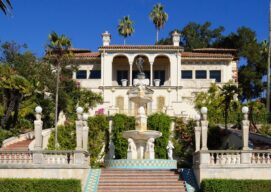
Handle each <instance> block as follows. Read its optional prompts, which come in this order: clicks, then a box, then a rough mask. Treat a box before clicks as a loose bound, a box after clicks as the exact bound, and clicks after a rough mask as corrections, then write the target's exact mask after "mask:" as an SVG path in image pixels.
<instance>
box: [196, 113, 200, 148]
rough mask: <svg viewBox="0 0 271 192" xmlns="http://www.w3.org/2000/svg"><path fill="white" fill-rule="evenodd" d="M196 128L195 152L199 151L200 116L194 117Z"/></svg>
mask: <svg viewBox="0 0 271 192" xmlns="http://www.w3.org/2000/svg"><path fill="white" fill-rule="evenodd" d="M195 119H196V123H197V125H196V127H195V152H197V151H200V136H201V134H200V133H201V127H200V115H196V117H195Z"/></svg>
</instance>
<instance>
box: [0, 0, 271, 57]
mask: <svg viewBox="0 0 271 192" xmlns="http://www.w3.org/2000/svg"><path fill="white" fill-rule="evenodd" d="M11 2H12V4H13V6H14V10H13V11H12V16H8V17H6V16H4V14H2V13H0V23H1V29H0V40H1V41H10V40H14V41H16V42H19V43H26V44H28V47H29V49H30V50H32V51H33V52H34V53H36V54H37V55H38V56H41V55H42V54H43V52H44V47H45V44H46V42H47V38H48V34H49V33H50V32H51V31H53V30H54V31H56V32H57V33H61V34H62V33H64V34H65V35H67V36H68V37H70V38H71V39H72V42H73V46H74V47H78V48H89V49H91V50H92V51H97V49H98V47H99V46H101V33H102V32H104V31H105V30H108V31H109V32H110V33H111V34H112V44H122V43H123V38H122V37H120V36H119V35H118V33H117V29H116V27H117V24H118V20H119V19H120V18H122V17H123V16H125V15H130V17H131V19H132V20H134V22H135V33H134V34H133V36H132V37H130V38H129V39H128V40H127V43H128V44H153V43H154V42H155V28H154V26H153V24H152V22H151V21H150V19H149V17H148V15H149V12H150V11H151V9H152V7H153V5H154V4H156V3H158V2H161V3H162V4H163V5H164V6H165V10H166V12H167V13H168V14H169V20H168V22H167V23H166V25H165V28H164V29H163V30H162V31H161V33H160V37H166V36H167V35H168V33H169V31H171V30H173V29H175V28H182V27H183V26H185V25H186V24H187V23H188V22H190V21H194V22H198V23H204V22H205V21H210V22H212V24H213V27H218V26H220V25H222V26H224V27H225V28H226V31H225V33H226V34H227V33H229V32H232V31H236V29H237V28H238V27H240V26H248V27H250V28H252V29H253V30H255V31H256V32H257V36H258V39H259V40H263V39H266V38H267V37H268V11H269V0H161V1H156V0H102V1H97V0H11Z"/></svg>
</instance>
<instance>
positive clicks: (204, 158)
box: [200, 153, 210, 165]
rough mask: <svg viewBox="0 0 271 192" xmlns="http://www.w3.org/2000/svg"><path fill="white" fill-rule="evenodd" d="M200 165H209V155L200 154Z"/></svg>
mask: <svg viewBox="0 0 271 192" xmlns="http://www.w3.org/2000/svg"><path fill="white" fill-rule="evenodd" d="M200 164H201V165H204V164H205V165H209V164H210V154H209V153H200Z"/></svg>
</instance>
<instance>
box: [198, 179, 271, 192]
mask: <svg viewBox="0 0 271 192" xmlns="http://www.w3.org/2000/svg"><path fill="white" fill-rule="evenodd" d="M201 191H202V192H252V191H257V192H270V191H271V181H270V180H233V179H229V180H227V179H206V180H203V181H202V182H201Z"/></svg>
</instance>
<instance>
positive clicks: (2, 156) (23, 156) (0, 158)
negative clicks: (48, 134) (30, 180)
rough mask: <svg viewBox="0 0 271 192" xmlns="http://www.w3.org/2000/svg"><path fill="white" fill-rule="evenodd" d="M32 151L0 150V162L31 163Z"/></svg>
mask: <svg viewBox="0 0 271 192" xmlns="http://www.w3.org/2000/svg"><path fill="white" fill-rule="evenodd" d="M31 163H33V153H32V152H30V151H0V164H31Z"/></svg>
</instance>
